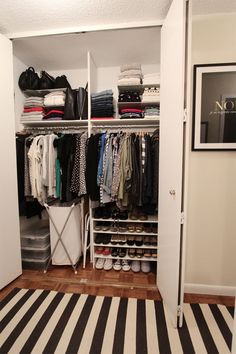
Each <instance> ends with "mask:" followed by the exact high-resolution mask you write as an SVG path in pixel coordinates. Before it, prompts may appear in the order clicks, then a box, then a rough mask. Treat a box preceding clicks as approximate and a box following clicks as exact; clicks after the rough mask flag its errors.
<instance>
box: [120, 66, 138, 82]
mask: <svg viewBox="0 0 236 354" xmlns="http://www.w3.org/2000/svg"><path fill="white" fill-rule="evenodd" d="M142 77H143V74H142V70H141V64H138V63H133V64H124V65H121V67H120V75H119V78H118V85H119V86H126V85H127V86H128V85H140V84H141V83H142Z"/></svg>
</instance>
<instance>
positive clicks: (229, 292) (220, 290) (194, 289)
mask: <svg viewBox="0 0 236 354" xmlns="http://www.w3.org/2000/svg"><path fill="white" fill-rule="evenodd" d="M184 292H185V293H191V294H206V295H222V296H236V287H234V286H221V285H207V284H192V283H185V284H184Z"/></svg>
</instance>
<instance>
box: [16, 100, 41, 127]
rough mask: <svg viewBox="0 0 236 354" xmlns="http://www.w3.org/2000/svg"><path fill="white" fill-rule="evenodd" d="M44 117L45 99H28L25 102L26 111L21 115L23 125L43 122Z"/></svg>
mask: <svg viewBox="0 0 236 354" xmlns="http://www.w3.org/2000/svg"><path fill="white" fill-rule="evenodd" d="M43 117H44V109H43V97H28V98H26V99H25V102H24V111H23V113H22V114H21V123H30V122H35V121H39V120H42V119H43Z"/></svg>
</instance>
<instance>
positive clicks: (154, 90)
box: [142, 87, 160, 103]
mask: <svg viewBox="0 0 236 354" xmlns="http://www.w3.org/2000/svg"><path fill="white" fill-rule="evenodd" d="M142 102H144V103H159V102H160V88H159V87H151V88H148V87H146V88H145V89H144V92H143V97H142Z"/></svg>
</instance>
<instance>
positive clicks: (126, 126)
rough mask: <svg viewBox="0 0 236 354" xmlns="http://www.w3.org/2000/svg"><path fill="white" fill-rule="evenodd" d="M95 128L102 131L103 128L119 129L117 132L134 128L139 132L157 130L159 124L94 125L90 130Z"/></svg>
mask: <svg viewBox="0 0 236 354" xmlns="http://www.w3.org/2000/svg"><path fill="white" fill-rule="evenodd" d="M97 128H99V129H103V128H108V129H119V130H121V129H122V130H125V129H127V128H129V129H130V128H135V129H140V130H142V128H154V129H155V128H159V124H157V125H153V124H142V125H141V124H140V125H125V126H122V127H121V126H119V125H118V126H111V125H105V124H104V125H95V126H93V127H92V129H97Z"/></svg>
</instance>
